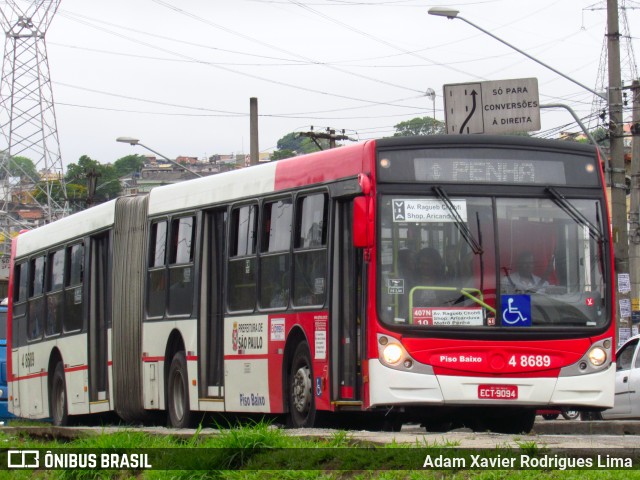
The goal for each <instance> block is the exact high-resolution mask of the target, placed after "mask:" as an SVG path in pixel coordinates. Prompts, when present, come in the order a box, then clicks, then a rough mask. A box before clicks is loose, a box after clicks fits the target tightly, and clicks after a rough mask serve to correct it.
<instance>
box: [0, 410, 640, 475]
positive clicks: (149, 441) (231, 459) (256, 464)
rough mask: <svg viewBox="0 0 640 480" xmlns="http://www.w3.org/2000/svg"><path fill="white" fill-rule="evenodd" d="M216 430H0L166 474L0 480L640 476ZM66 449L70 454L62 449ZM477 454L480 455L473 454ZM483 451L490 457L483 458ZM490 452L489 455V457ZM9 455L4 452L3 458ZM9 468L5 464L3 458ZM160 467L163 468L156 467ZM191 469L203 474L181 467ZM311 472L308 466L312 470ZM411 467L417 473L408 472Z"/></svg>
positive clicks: (440, 444) (449, 450)
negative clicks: (488, 463)
mask: <svg viewBox="0 0 640 480" xmlns="http://www.w3.org/2000/svg"><path fill="white" fill-rule="evenodd" d="M216 426H217V428H218V430H219V432H218V433H216V434H214V435H210V434H207V435H203V434H202V431H201V429H198V430H196V433H195V434H194V435H192V436H191V437H189V438H178V437H174V436H171V435H156V434H150V433H146V432H141V431H135V430H132V429H131V430H129V429H123V430H121V431H118V432H115V433H106V432H102V433H100V434H98V435H92V436H87V437H84V438H79V439H76V440H69V441H64V442H60V441H56V440H51V439H44V440H42V439H33V438H30V437H28V436H26V435H13V434H9V433H8V432H6V431H2V429H0V443H1V444H2V445H4V447H5V448H4V449H3V450H5V451H6V449H8V448H11V449H30V448H33V449H51V451H52V452H54V453H57V452H61V451H62V452H64V451H71V452H74V451H76V450H79V451H81V452H91V451H96V452H100V453H104V452H106V453H113V452H120V451H121V450H127V451H133V452H142V451H143V452H151V454H153V455H154V457H153V458H154V461H153V463H154V466H158V465H161V466H162V468H165V469H164V470H136V469H131V468H121V469H115V470H101V469H99V468H93V469H91V468H87V469H80V468H75V469H65V470H49V471H27V470H12V471H7V470H0V479H4V478H7V479H9V478H11V479H14V478H15V479H18V480H21V479H31V478H35V479H40V478H42V479H79V480H80V479H91V480H93V479H103V478H115V479H136V480H137V479H153V480H155V479H179V480H181V479H205V478H214V479H231V480H235V479H254V478H256V479H263V478H266V479H271V478H272V479H277V480H287V479H290V478H291V479H294V478H295V479H298V478H302V479H312V478H313V479H315V478H318V479H341V480H343V479H344V480H351V479H357V480H359V479H362V480H366V479H372V478H376V479H378V478H380V479H389V480H395V479H418V478H420V479H423V478H434V479H444V478H447V479H455V480H471V479H480V480H502V479H505V480H507V479H516V478H517V479H531V480H533V479H539V478H542V479H550V480H555V479H575V480H578V479H579V480H591V479H601V478H604V479H611V480H618V479H620V480H622V479H625V480H626V479H629V478H632V479H633V478H637V479H639V480H640V471H639V470H637V469H636V470H624V471H622V470H619V471H615V470H611V471H605V470H573V471H570V470H565V471H561V470H552V469H551V470H517V469H501V470H490V469H484V470H483V469H479V468H474V469H472V468H469V464H470V462H467V465H466V466H464V467H460V466H456V465H453V466H444V467H442V468H441V469H429V470H424V469H422V468H421V467H422V465H423V461H424V460H425V456H426V455H427V454H431V452H433V456H434V457H435V456H436V455H440V456H441V457H443V458H444V457H446V458H460V457H461V456H465V455H466V454H467V453H469V454H471V453H472V452H465V450H463V449H460V442H458V441H450V440H448V439H447V438H446V436H445V435H443V437H442V439H441V440H440V441H433V442H427V441H422V442H419V441H416V442H415V443H411V444H405V443H397V442H392V443H390V444H387V445H385V446H384V447H375V446H373V445H370V444H365V443H361V442H357V441H356V440H354V439H353V438H352V436H351V435H350V434H349V433H348V432H345V431H335V432H334V433H333V434H332V435H331V436H330V437H329V438H327V439H317V438H316V439H312V440H308V439H302V438H299V437H296V436H288V435H287V434H286V432H285V431H284V430H282V429H279V428H276V427H274V426H273V425H271V424H270V423H269V422H264V421H261V422H250V423H247V424H244V425H234V426H233V427H231V428H229V427H225V426H221V425H216ZM63 449H65V450H63ZM545 451H546V448H545V447H543V446H539V445H538V444H536V442H535V441H529V440H527V441H522V442H518V444H517V446H516V447H508V446H504V447H497V448H496V449H495V450H494V451H493V454H495V455H501V456H503V457H508V456H510V455H512V456H513V455H520V454H527V455H532V456H533V455H538V454H541V453H543V452H545ZM476 453H478V452H476ZM485 453H486V452H485ZM490 454H491V452H490V453H489V454H488V455H490ZM5 455H6V453H5ZM2 461H4V462H5V463H4V464H5V465H6V459H3V460H2ZM156 462H160V463H159V464H158V463H156ZM180 465H182V466H184V465H189V466H190V467H191V466H194V467H195V468H198V470H193V469H190V470H184V469H180V467H179V466H180ZM310 467H311V468H310ZM407 468H413V469H414V470H408V469H407Z"/></svg>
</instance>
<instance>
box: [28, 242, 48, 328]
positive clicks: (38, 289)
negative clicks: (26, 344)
mask: <svg viewBox="0 0 640 480" xmlns="http://www.w3.org/2000/svg"><path fill="white" fill-rule="evenodd" d="M45 264H46V261H45V257H44V255H42V256H40V257H36V258H33V259H31V261H30V268H29V272H30V278H29V316H28V318H27V339H28V340H35V339H38V338H40V337H41V336H42V330H43V326H44V306H45V303H44V274H45Z"/></svg>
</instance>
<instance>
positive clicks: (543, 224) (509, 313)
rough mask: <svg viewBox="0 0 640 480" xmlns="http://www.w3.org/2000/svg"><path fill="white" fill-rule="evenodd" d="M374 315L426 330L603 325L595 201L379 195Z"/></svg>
mask: <svg viewBox="0 0 640 480" xmlns="http://www.w3.org/2000/svg"><path fill="white" fill-rule="evenodd" d="M381 200H382V201H381V211H380V220H381V222H380V225H381V230H380V250H379V253H378V261H379V267H378V271H379V272H380V274H379V276H378V278H379V280H378V281H379V283H378V288H379V298H380V304H379V313H380V318H381V320H382V321H383V322H385V323H387V324H391V325H397V326H399V325H412V326H419V327H423V328H425V329H429V328H443V327H446V328H484V329H496V328H502V329H504V328H512V329H515V328H533V329H563V330H564V331H566V330H567V329H568V328H600V327H603V326H605V325H607V324H608V322H609V321H610V318H609V315H608V314H607V313H606V312H607V309H606V301H607V298H606V293H605V292H606V289H607V286H606V285H605V275H604V272H603V269H604V261H605V259H604V258H603V256H604V252H605V248H604V240H603V239H604V238H606V235H605V232H603V231H602V229H603V228H604V227H603V224H604V223H605V222H603V221H602V218H601V217H602V211H603V209H602V205H601V202H600V201H598V200H596V199H584V198H565V197H564V196H561V195H559V194H558V193H557V192H555V191H554V192H553V193H550V192H549V195H548V196H547V197H545V198H501V197H496V196H486V197H475V196H466V197H465V196H459V195H456V196H451V197H449V196H448V195H446V193H445V192H444V191H443V190H442V189H440V188H437V189H435V194H434V195H433V196H415V195H412V196H403V195H386V196H382V198H381Z"/></svg>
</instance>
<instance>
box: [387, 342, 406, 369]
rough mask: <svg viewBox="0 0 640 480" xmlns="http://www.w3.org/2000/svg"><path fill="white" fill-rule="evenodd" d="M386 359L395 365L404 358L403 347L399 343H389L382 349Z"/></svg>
mask: <svg viewBox="0 0 640 480" xmlns="http://www.w3.org/2000/svg"><path fill="white" fill-rule="evenodd" d="M382 357H383V358H384V361H385V362H387V363H390V364H391V365H395V364H396V363H398V362H399V361H400V359H401V358H402V348H401V347H400V345H398V344H397V343H389V344H387V345H386V346H385V347H384V350H382Z"/></svg>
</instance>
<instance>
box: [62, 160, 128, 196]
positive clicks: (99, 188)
mask: <svg viewBox="0 0 640 480" xmlns="http://www.w3.org/2000/svg"><path fill="white" fill-rule="evenodd" d="M131 156H135V155H131ZM123 158H126V157H123ZM130 163H131V161H130V160H127V161H125V162H123V164H122V166H121V168H125V165H129V164H130ZM91 175H96V176H97V181H96V190H95V194H94V196H93V198H92V199H91V200H92V203H102V202H106V201H107V200H110V199H112V198H115V197H117V196H118V195H119V194H120V190H121V188H120V182H119V181H118V178H119V175H118V172H117V170H116V168H115V167H114V165H111V164H106V165H103V164H101V163H100V162H98V161H97V160H94V159H92V158H91V157H89V156H87V155H82V156H81V157H80V158H79V159H78V163H71V164H69V166H68V167H67V176H66V181H67V185H69V184H74V185H78V186H80V187H83V188H84V189H85V191H86V192H87V193H89V177H90V176H91ZM85 198H86V196H85Z"/></svg>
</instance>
